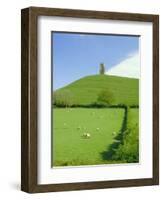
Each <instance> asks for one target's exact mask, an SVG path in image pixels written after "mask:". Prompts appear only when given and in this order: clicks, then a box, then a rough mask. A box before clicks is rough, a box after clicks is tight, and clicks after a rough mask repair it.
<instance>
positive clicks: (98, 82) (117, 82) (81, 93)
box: [53, 75, 139, 106]
mask: <svg viewBox="0 0 163 200" xmlns="http://www.w3.org/2000/svg"><path fill="white" fill-rule="evenodd" d="M101 91H109V92H111V93H112V94H113V97H114V102H113V103H112V104H113V105H118V104H125V105H130V106H131V105H139V80H138V79H133V78H126V77H118V76H110V75H92V76H87V77H84V78H81V79H79V80H77V81H74V82H73V83H71V84H69V85H67V86H65V87H63V88H61V89H58V90H56V91H55V94H59V95H60V96H61V97H62V98H63V97H64V96H66V97H65V98H67V99H68V98H69V99H70V100H71V102H72V103H71V104H72V105H91V104H95V103H96V101H97V98H98V95H99V93H100V92H101ZM64 94H65V95H64ZM126 97H127V98H126ZM54 99H55V98H53V100H54ZM53 104H55V102H54V101H53Z"/></svg>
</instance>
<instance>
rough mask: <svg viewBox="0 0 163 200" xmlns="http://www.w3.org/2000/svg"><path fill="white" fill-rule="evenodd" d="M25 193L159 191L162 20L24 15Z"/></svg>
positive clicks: (49, 12) (48, 11)
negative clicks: (140, 188) (149, 187)
mask: <svg viewBox="0 0 163 200" xmlns="http://www.w3.org/2000/svg"><path fill="white" fill-rule="evenodd" d="M21 19H22V23H21V26H22V33H21V35H22V38H21V42H22V54H21V59H22V68H21V69H22V72H21V74H22V75H21V77H22V79H21V80H22V87H21V94H22V108H21V110H22V123H21V124H22V126H21V129H22V130H21V132H22V134H21V155H22V156H21V159H22V162H21V163H22V164H21V189H22V190H23V191H25V192H29V193H36V192H53V191H67V190H82V189H98V188H99V189H100V188H113V187H129V186H147V185H158V184H159V16H158V15H151V14H133V13H132V14H131V13H116V12H101V11H87V10H85V11H84V10H69V9H57V8H39V7H30V8H25V9H22V12H21Z"/></svg>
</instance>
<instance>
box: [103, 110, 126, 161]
mask: <svg viewBox="0 0 163 200" xmlns="http://www.w3.org/2000/svg"><path fill="white" fill-rule="evenodd" d="M127 118H128V108H127V107H125V108H124V117H123V121H122V126H121V129H120V131H119V134H118V135H117V136H116V137H114V141H115V142H113V143H112V144H111V145H109V146H108V149H107V150H106V151H103V152H101V153H100V154H101V156H102V159H103V160H112V157H113V155H114V153H115V152H116V149H118V147H119V145H121V144H123V137H124V133H125V131H126V130H127V120H128V119H127Z"/></svg>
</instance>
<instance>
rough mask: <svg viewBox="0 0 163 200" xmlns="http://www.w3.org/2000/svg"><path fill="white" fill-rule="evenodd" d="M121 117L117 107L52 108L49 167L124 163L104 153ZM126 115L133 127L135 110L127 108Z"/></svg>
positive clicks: (114, 134) (111, 142) (136, 121)
mask: <svg viewBox="0 0 163 200" xmlns="http://www.w3.org/2000/svg"><path fill="white" fill-rule="evenodd" d="M123 118H124V109H121V108H117V109H115V108H104V109H102V108H101V109H98V108H89V109H88V108H87V109H86V108H54V109H53V125H54V127H53V148H52V150H53V166H67V165H70V166H73V165H93V164H107V163H120V162H125V160H121V159H120V160H109V158H108V159H106V156H104V154H107V151H108V147H109V146H111V145H112V144H113V143H116V142H117V140H116V137H117V136H118V134H119V131H120V130H121V128H122V123H123ZM130 118H131V119H132V120H130V121H132V122H128V123H131V126H135V124H136V123H138V109H130ZM84 133H89V134H90V138H83V134H84ZM136 134H138V133H136ZM137 137H138V136H137ZM129 142H130V141H129ZM108 153H109V152H108Z"/></svg>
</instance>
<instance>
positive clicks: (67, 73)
mask: <svg viewBox="0 0 163 200" xmlns="http://www.w3.org/2000/svg"><path fill="white" fill-rule="evenodd" d="M52 48H53V51H52V53H53V55H52V56H53V58H52V67H53V90H56V89H58V88H61V87H63V86H65V85H67V84H69V83H71V82H73V81H75V80H78V79H79V78H82V77H84V76H88V75H93V74H98V72H99V64H100V63H104V64H105V68H106V74H108V75H109V74H111V75H119V76H121V74H122V76H126V77H127V76H128V77H132V76H133V77H136V78H137V76H138V72H139V68H138V61H139V57H138V51H139V37H138V36H120V35H95V34H74V33H59V32H58V33H57V32H53V35H52ZM126 61H127V62H126ZM121 63H122V64H123V65H122V64H121ZM130 65H132V66H133V65H135V67H133V68H132V66H130ZM135 70H136V72H135ZM129 72H130V73H129ZM131 72H133V73H131ZM130 74H132V75H130ZM133 74H134V75H133ZM135 74H136V75H135Z"/></svg>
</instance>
